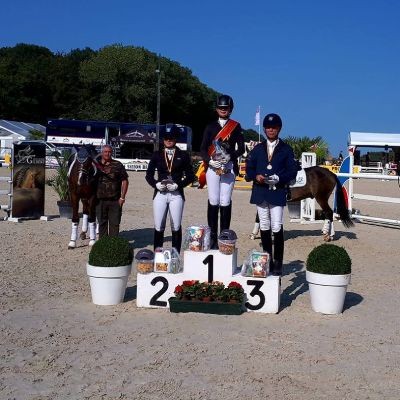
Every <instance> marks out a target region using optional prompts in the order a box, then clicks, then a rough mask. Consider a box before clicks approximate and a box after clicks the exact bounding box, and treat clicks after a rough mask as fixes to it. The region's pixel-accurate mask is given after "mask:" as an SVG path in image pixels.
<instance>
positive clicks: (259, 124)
mask: <svg viewBox="0 0 400 400" xmlns="http://www.w3.org/2000/svg"><path fill="white" fill-rule="evenodd" d="M258 115H259V121H258V143H260V142H261V106H258Z"/></svg>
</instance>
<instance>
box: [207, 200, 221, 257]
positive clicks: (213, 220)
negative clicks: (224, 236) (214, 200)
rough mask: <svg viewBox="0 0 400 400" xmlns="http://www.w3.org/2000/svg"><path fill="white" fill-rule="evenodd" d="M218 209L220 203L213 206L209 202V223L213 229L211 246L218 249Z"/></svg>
mask: <svg viewBox="0 0 400 400" xmlns="http://www.w3.org/2000/svg"><path fill="white" fill-rule="evenodd" d="M218 211H219V205H216V206H213V205H212V204H210V202H208V208H207V223H208V226H209V227H210V229H211V235H210V248H211V249H214V250H215V249H218Z"/></svg>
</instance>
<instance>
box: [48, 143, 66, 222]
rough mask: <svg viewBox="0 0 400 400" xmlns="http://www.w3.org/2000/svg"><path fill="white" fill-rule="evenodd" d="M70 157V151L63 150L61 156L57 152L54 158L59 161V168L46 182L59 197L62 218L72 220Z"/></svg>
mask: <svg viewBox="0 0 400 400" xmlns="http://www.w3.org/2000/svg"><path fill="white" fill-rule="evenodd" d="M70 156H71V151H70V150H63V151H62V152H61V154H60V153H59V152H55V153H54V157H55V158H56V160H57V167H56V169H55V171H54V173H53V175H52V176H51V177H50V178H48V179H47V180H46V183H47V185H48V186H51V187H52V188H53V190H54V191H55V192H56V193H57V195H58V197H59V200H58V201H57V205H58V209H59V212H60V217H62V218H72V207H71V203H70V199H69V188H68V169H69V168H68V159H69V157H70Z"/></svg>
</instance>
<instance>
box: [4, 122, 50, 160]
mask: <svg viewBox="0 0 400 400" xmlns="http://www.w3.org/2000/svg"><path fill="white" fill-rule="evenodd" d="M31 130H38V131H41V132H43V133H46V127H45V126H43V125H40V124H33V123H28V122H18V121H7V120H5V119H0V158H4V154H5V153H8V152H9V150H7V149H8V148H11V147H12V144H13V142H16V141H18V140H26V139H29V136H30V131H31Z"/></svg>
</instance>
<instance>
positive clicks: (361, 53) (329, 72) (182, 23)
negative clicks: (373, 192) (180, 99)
mask: <svg viewBox="0 0 400 400" xmlns="http://www.w3.org/2000/svg"><path fill="white" fill-rule="evenodd" d="M192 3H193V4H192ZM1 8H2V23H1V35H0V47H5V46H14V45H15V44H17V43H31V44H37V45H42V46H45V47H47V48H49V49H50V50H52V51H60V52H68V51H70V50H71V49H75V48H84V47H90V48H92V49H95V50H98V49H100V48H101V47H104V46H106V45H110V44H115V43H120V44H123V45H133V46H142V47H145V48H146V49H148V50H150V51H152V52H155V53H160V54H161V55H162V56H164V57H167V58H169V59H172V60H175V61H177V62H179V63H180V64H181V65H182V66H185V67H187V68H189V69H191V70H192V72H193V74H194V75H195V76H197V77H198V78H199V79H200V80H201V81H202V82H203V83H205V84H207V85H208V86H209V87H211V88H213V89H215V90H217V91H220V92H223V93H227V94H230V95H231V96H232V97H233V98H234V101H235V110H234V113H233V115H232V117H233V118H234V119H237V120H239V121H240V122H241V124H242V126H243V127H244V128H253V129H256V130H257V129H258V128H257V127H255V126H254V116H255V112H256V108H257V106H259V105H260V106H261V115H262V117H263V116H264V115H265V114H267V113H269V112H276V113H278V114H280V115H281V117H282V119H283V123H284V127H283V130H282V133H281V136H282V138H284V137H285V136H287V135H293V136H300V137H301V136H310V137H314V136H322V137H323V138H324V140H325V141H326V142H327V143H328V145H329V149H330V151H331V153H332V154H333V155H334V156H337V155H338V153H339V151H340V150H342V151H345V150H346V147H347V135H348V132H349V131H366V132H400V112H399V110H398V108H399V104H400V102H399V100H400V84H399V82H400V78H399V75H400V24H399V22H398V21H399V18H400V2H399V1H397V0H380V1H375V0H374V1H372V0H371V1H369V0H363V1H362V0H354V1H352V0H347V1H344V0H337V1H334V2H333V1H327V0H325V1H324V0H319V1H318V0H314V1H311V0H302V1H300V0H281V1H278V0H275V1H270V0H253V1H240V0H231V1H229V2H228V1H225V2H216V1H210V0H203V1H196V2H189V1H180V0H179V1H174V0H169V1H165V0H154V1H147V2H143V1H140V2H139V1H134V0H113V1H104V0H96V1H95V0H80V1H77V0H68V1H65V0H64V1H60V0H48V1H45V0H36V1H34V2H29V1H26V0H24V1H23V0H13V1H10V2H9V1H7V2H4V4H2V7H1ZM161 112H162V110H161ZM177 122H179V121H177ZM206 122H207V121H205V124H206Z"/></svg>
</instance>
